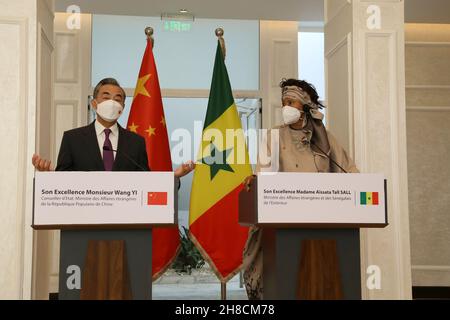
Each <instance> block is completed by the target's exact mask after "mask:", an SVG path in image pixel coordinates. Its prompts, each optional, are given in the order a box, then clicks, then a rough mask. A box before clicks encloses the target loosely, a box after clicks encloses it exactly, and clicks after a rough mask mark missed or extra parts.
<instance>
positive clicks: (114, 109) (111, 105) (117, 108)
mask: <svg viewBox="0 0 450 320" xmlns="http://www.w3.org/2000/svg"><path fill="white" fill-rule="evenodd" d="M95 111H96V112H97V115H98V116H99V117H100V118H102V119H103V120H105V121H108V122H114V121H116V120H117V119H119V117H120V115H121V114H122V112H123V106H122V105H121V104H120V103H119V102H117V101H115V100H106V101H103V102H101V103H99V104H97V109H96V110H95Z"/></svg>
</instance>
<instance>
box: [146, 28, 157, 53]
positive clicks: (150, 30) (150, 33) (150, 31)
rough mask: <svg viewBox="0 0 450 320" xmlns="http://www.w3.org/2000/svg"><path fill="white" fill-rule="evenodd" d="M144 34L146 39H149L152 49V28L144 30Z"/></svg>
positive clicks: (153, 43) (153, 42)
mask: <svg viewBox="0 0 450 320" xmlns="http://www.w3.org/2000/svg"><path fill="white" fill-rule="evenodd" d="M145 34H146V36H147V39H150V41H151V42H152V48H153V47H154V46H155V39H153V28H152V27H147V28H145Z"/></svg>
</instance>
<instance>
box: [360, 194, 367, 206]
mask: <svg viewBox="0 0 450 320" xmlns="http://www.w3.org/2000/svg"><path fill="white" fill-rule="evenodd" d="M360 199H361V204H362V205H366V204H367V194H366V192H361V196H360Z"/></svg>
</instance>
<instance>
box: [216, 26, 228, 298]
mask: <svg viewBox="0 0 450 320" xmlns="http://www.w3.org/2000/svg"><path fill="white" fill-rule="evenodd" d="M215 34H216V36H217V38H219V42H220V47H221V49H222V54H223V60H225V57H226V55H227V51H226V47H225V40H224V39H223V34H224V31H223V29H222V28H217V29H216V31H215ZM220 297H221V300H227V283H226V282H221V283H220Z"/></svg>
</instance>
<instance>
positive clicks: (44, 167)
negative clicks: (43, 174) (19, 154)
mask: <svg viewBox="0 0 450 320" xmlns="http://www.w3.org/2000/svg"><path fill="white" fill-rule="evenodd" d="M31 163H32V164H33V166H34V167H35V168H36V170H37V171H53V169H52V168H51V165H52V162H51V161H49V160H45V159H42V158H41V157H40V156H39V155H37V154H34V155H33V158H31Z"/></svg>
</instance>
